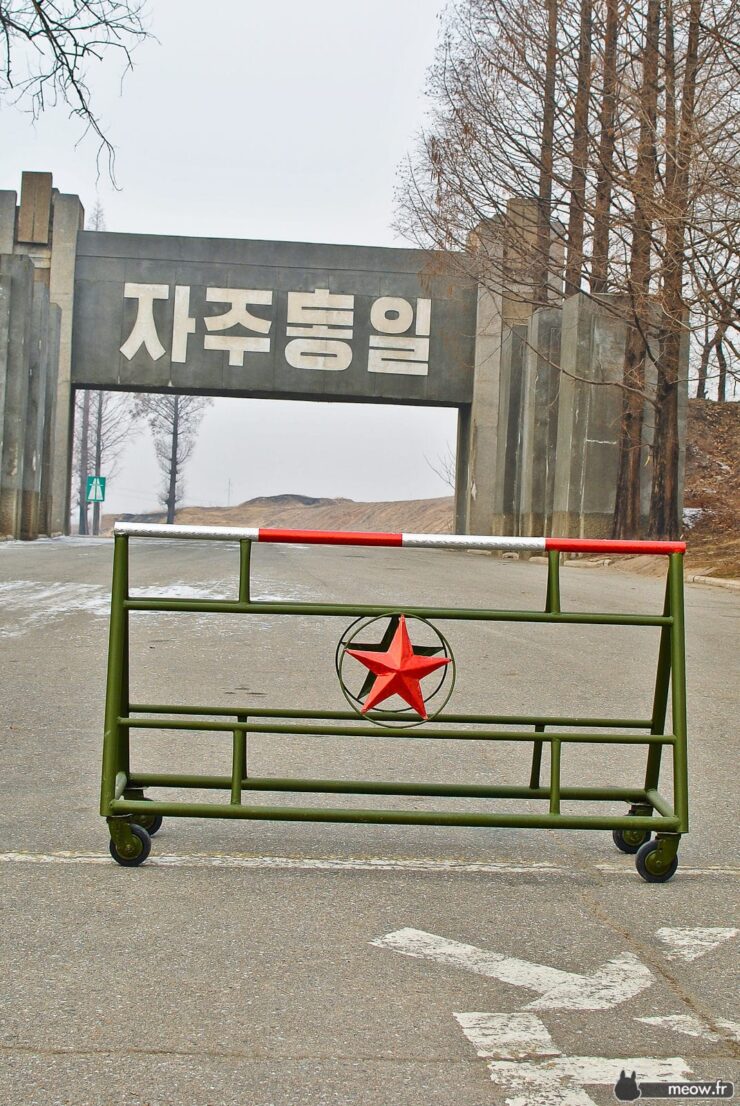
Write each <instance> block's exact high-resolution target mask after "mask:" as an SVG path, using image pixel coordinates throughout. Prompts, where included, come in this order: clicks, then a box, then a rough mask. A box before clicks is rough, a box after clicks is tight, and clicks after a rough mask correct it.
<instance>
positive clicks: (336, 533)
mask: <svg viewBox="0 0 740 1106" xmlns="http://www.w3.org/2000/svg"><path fill="white" fill-rule="evenodd" d="M257 540H258V541H272V542H295V543H300V544H301V545H401V544H402V542H403V535H402V534H373V533H363V532H362V531H359V530H357V531H353V530H269V529H263V528H262V527H260V530H259V537H258V539H257Z"/></svg>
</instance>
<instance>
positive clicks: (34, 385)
mask: <svg viewBox="0 0 740 1106" xmlns="http://www.w3.org/2000/svg"><path fill="white" fill-rule="evenodd" d="M50 309H51V305H50V303H49V290H48V288H46V286H45V285H43V284H40V283H38V282H37V283H35V284H34V286H33V309H32V317H31V348H30V358H29V381H28V406H27V410H26V426H25V435H24V438H25V441H24V452H23V484H22V486H23V490H22V495H21V523H20V537H21V538H22V539H23V540H24V541H33V539H34V538H37V537H38V535H39V512H40V507H41V475H42V464H43V459H44V433H45V420H46V414H47V399H46V393H47V388H48V386H49V362H50V355H49V333H50V321H49V313H50Z"/></svg>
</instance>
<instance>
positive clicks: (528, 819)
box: [111, 799, 678, 832]
mask: <svg viewBox="0 0 740 1106" xmlns="http://www.w3.org/2000/svg"><path fill="white" fill-rule="evenodd" d="M111 811H112V813H113V814H145V815H151V814H155V813H156V814H162V815H163V816H164V817H168V818H250V819H255V820H259V821H278V822H347V823H366V824H368V825H399V826H479V827H487V826H491V827H497V826H498V827H511V828H513V829H516V828H522V829H528V828H531V829H595V830H609V829H628V830H637V829H649V830H654V831H657V832H672V831H675V830H676V829H677V828H678V818H656V817H640V816H635V817H627V816H612V817H610V816H608V815H599V814H588V815H575V814H568V815H562V814H507V813H501V814H479V813H474V812H470V813H461V812H459V811H454V812H453V811H449V812H445V811H436V810H435V811H431V810H430V811H426V810H415V811H410V810H357V809H354V808H351V807H347V808H346V809H341V808H339V809H336V808H331V807H283V806H247V805H242V806H234V805H233V804H226V803H167V802H159V801H157V802H156V803H153V802H151V803H150V802H136V801H134V800H127V799H115V800H114V801H113V802H112V803H111Z"/></svg>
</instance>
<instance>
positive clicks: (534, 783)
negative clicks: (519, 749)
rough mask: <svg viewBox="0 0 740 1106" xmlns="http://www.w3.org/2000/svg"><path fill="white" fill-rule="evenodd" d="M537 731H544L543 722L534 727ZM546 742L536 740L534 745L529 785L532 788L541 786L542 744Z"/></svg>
mask: <svg viewBox="0 0 740 1106" xmlns="http://www.w3.org/2000/svg"><path fill="white" fill-rule="evenodd" d="M534 732H535V733H544V732H545V727H544V726H543V725H541V724H539V723H538V724H537V725H536V726H535V728H534ZM543 744H544V742H542V741H535V742H534V744H533V747H532V769H531V771H530V773H529V786H530V787H532V788H535V787H539V786H540V769H541V768H542V746H543Z"/></svg>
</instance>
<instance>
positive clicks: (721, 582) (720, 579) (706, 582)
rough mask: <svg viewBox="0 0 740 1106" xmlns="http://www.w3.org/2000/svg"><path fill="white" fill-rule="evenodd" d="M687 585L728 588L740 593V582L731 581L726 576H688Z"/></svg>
mask: <svg viewBox="0 0 740 1106" xmlns="http://www.w3.org/2000/svg"><path fill="white" fill-rule="evenodd" d="M686 583H687V584H701V585H703V586H704V587H712V588H727V589H728V590H729V591H740V580H730V579H727V578H726V577H724V576H687V577H686Z"/></svg>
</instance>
